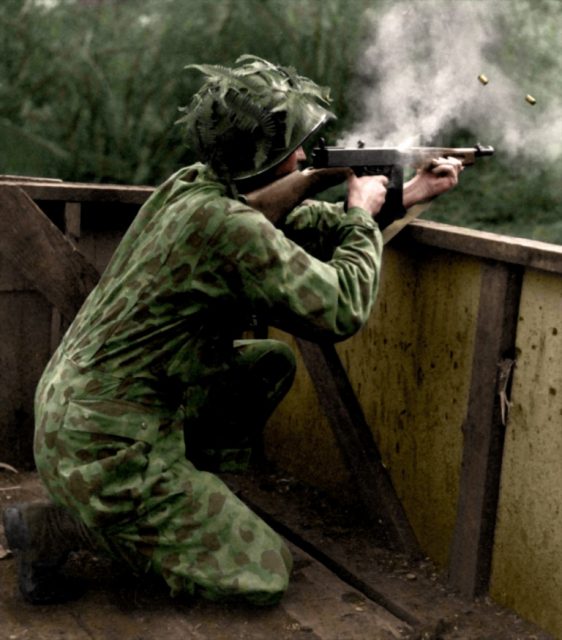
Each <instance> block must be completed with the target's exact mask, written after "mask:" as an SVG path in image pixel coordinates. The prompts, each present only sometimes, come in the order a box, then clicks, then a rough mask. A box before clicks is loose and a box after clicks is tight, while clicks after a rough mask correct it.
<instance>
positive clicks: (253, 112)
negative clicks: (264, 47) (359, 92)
mask: <svg viewBox="0 0 562 640" xmlns="http://www.w3.org/2000/svg"><path fill="white" fill-rule="evenodd" d="M236 64H237V65H239V66H237V67H234V68H229V67H225V66H221V65H207V64H201V65H198V64H193V65H188V66H186V67H185V68H186V69H197V70H198V71H200V72H201V73H203V74H204V75H205V76H207V79H206V81H205V83H204V84H203V86H202V87H201V88H200V90H199V91H198V92H197V93H196V94H195V95H194V96H193V98H192V100H191V103H190V104H189V105H187V106H186V107H182V108H181V109H180V110H181V111H182V112H184V113H185V115H184V116H183V117H181V118H180V119H179V120H178V121H177V123H178V124H181V125H182V126H183V127H184V132H185V141H186V143H187V145H188V146H189V147H190V148H191V149H193V151H195V153H196V154H197V155H198V156H199V159H200V160H201V161H203V162H205V163H207V164H209V165H210V166H211V167H212V168H213V170H214V171H215V172H216V173H217V174H218V175H219V176H221V177H222V178H225V179H226V180H227V181H230V180H241V179H245V178H252V177H255V176H258V175H260V174H263V173H265V172H266V171H268V170H270V169H272V168H273V167H275V166H276V165H277V164H279V163H280V162H282V161H283V160H285V159H286V158H287V157H288V156H289V155H290V154H291V153H292V152H293V151H294V150H295V149H297V148H298V147H299V146H300V145H301V144H302V143H303V142H304V141H305V140H306V139H307V138H308V137H309V136H310V135H311V134H312V133H313V132H315V131H317V130H318V129H319V128H320V127H321V126H322V125H323V124H325V123H326V122H327V121H328V120H330V119H332V118H335V116H334V114H333V113H331V112H330V111H328V110H327V109H326V108H324V107H323V106H321V104H319V103H323V104H326V105H328V104H329V103H330V95H329V89H327V88H326V87H320V86H318V85H317V84H316V83H314V82H313V81H312V80H309V79H308V78H305V77H303V76H299V75H298V74H297V72H296V71H295V69H293V68H291V67H282V66H278V65H274V64H272V63H270V62H268V61H266V60H263V59H262V58H258V57H257V56H251V55H244V56H241V57H239V58H238V59H237V60H236Z"/></svg>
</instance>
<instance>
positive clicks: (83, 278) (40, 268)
mask: <svg viewBox="0 0 562 640" xmlns="http://www.w3.org/2000/svg"><path fill="white" fill-rule="evenodd" d="M0 252H1V253H2V254H3V255H4V256H5V257H6V259H8V260H9V261H10V262H11V263H12V264H13V265H14V266H15V267H16V268H17V269H19V271H20V272H21V273H22V274H23V275H24V276H25V278H26V279H27V280H29V282H30V283H31V284H32V285H33V287H34V288H36V289H37V290H38V291H40V292H41V293H42V294H43V295H44V296H45V298H47V300H48V301H49V302H51V304H53V305H54V306H55V307H56V308H57V309H58V310H59V311H60V312H61V314H62V315H63V316H64V317H65V319H66V320H68V321H71V320H72V319H73V318H74V316H75V315H76V313H77V312H78V310H79V309H80V307H81V306H82V303H83V302H84V299H85V298H86V296H87V295H88V294H89V293H90V291H91V290H92V289H93V287H94V286H95V285H96V283H97V281H98V280H99V273H98V271H97V270H96V269H95V267H93V266H92V265H91V264H90V263H89V262H88V261H87V260H86V258H85V257H84V256H83V255H82V254H81V253H80V252H79V251H78V250H77V249H76V248H75V247H74V245H73V244H72V243H71V242H70V241H69V240H68V239H67V238H65V236H64V235H63V234H62V233H61V232H60V231H59V229H58V228H57V227H56V226H55V225H54V224H53V223H52V222H51V221H50V220H49V218H48V217H47V216H46V215H45V214H44V213H43V212H42V211H41V209H39V207H37V205H36V204H35V203H34V202H33V201H32V200H31V198H30V197H29V196H28V195H27V194H26V193H24V192H23V191H22V190H21V189H20V188H19V187H15V186H10V185H2V186H0Z"/></svg>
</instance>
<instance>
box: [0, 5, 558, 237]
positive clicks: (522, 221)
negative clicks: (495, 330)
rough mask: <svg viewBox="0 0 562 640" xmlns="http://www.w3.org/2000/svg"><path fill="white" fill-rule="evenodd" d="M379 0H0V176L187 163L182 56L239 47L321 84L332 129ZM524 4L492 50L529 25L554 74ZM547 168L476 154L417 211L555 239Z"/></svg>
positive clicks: (464, 137)
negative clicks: (442, 192)
mask: <svg viewBox="0 0 562 640" xmlns="http://www.w3.org/2000/svg"><path fill="white" fill-rule="evenodd" d="M397 1H400V0H397ZM484 1H488V0H484ZM514 1H517V2H519V3H521V1H524V0H514ZM529 1H531V0H529ZM386 2H388V0H220V1H217V0H82V1H79V0H59V1H58V2H56V0H2V3H1V4H0V69H1V73H0V173H8V174H23V175H41V176H50V177H59V178H62V179H64V180H77V181H93V182H117V183H128V184H157V183H159V182H160V181H162V180H163V179H164V178H166V177H167V176H168V175H169V174H170V173H172V172H173V171H175V170H176V169H178V168H179V167H180V166H182V165H184V164H186V163H189V162H191V161H192V160H193V158H192V157H191V156H190V153H189V151H188V150H187V149H186V148H185V146H184V145H183V144H182V142H181V138H180V132H179V130H178V128H177V127H175V126H174V121H175V120H176V119H177V117H178V106H180V105H184V104H186V103H187V102H188V101H189V99H190V96H191V95H192V93H193V92H194V91H195V90H197V88H198V86H199V84H200V78H199V75H198V74H197V73H196V72H187V71H183V67H184V66H185V65H187V64H191V63H201V62H208V63H221V64H230V63H232V62H234V60H235V59H236V58H237V57H238V56H239V55H241V54H243V53H252V54H255V55H259V56H263V57H265V58H267V59H269V60H271V61H273V62H278V63H281V64H284V65H291V66H294V67H295V68H296V69H297V70H298V71H299V73H301V74H303V75H306V76H309V77H311V78H313V79H314V80H316V81H317V82H318V83H320V84H323V85H327V86H330V87H331V89H332V96H333V98H334V104H333V110H334V111H335V112H336V113H337V114H338V115H339V120H338V121H337V123H335V124H333V125H330V126H331V127H332V129H331V131H328V132H326V135H327V137H328V138H329V139H335V138H336V137H337V134H338V132H339V131H343V130H345V129H346V128H348V127H349V126H350V124H351V123H352V122H353V121H354V117H356V115H357V113H358V109H359V105H358V104H356V103H355V102H354V95H356V93H357V92H355V91H353V87H354V86H355V85H354V83H356V82H358V81H359V76H358V75H357V73H358V70H359V67H360V57H361V52H362V50H363V48H364V45H365V42H366V40H367V39H368V38H369V35H370V34H369V32H368V30H369V29H370V24H369V22H368V21H366V20H365V19H364V11H365V10H366V9H367V8H370V9H375V10H377V9H382V8H383V7H384V6H385V4H386ZM532 6H533V11H534V14H533V15H534V16H536V17H537V22H536V25H535V28H533V25H531V26H529V24H528V23H527V22H525V16H524V15H523V17H521V14H520V13H517V12H516V13H514V17H513V20H514V21H517V20H520V21H521V24H520V25H519V24H517V25H515V22H513V23H512V24H510V25H509V28H514V25H515V26H516V27H517V28H518V29H520V36H519V40H518V46H517V47H513V48H512V49H507V50H505V51H502V52H500V53H501V56H503V57H504V58H505V64H507V65H510V64H512V65H517V64H519V63H520V56H521V55H524V52H525V45H526V44H528V43H531V42H532V40H533V38H535V37H536V30H537V29H539V30H540V31H541V48H540V51H539V57H538V59H537V61H536V64H539V65H541V68H543V69H544V68H547V69H548V68H550V69H551V77H552V81H553V82H554V81H555V79H556V78H557V73H558V70H559V59H558V58H557V55H558V53H560V47H558V49H556V48H555V49H552V47H549V44H548V40H549V39H550V40H552V42H554V41H556V40H557V38H558V31H557V30H556V29H554V30H551V32H549V31H548V25H549V24H551V21H549V20H548V18H549V17H551V16H552V15H553V13H555V12H556V11H560V3H559V2H558V0H533V4H532ZM465 141H467V142H471V143H472V142H474V139H473V137H471V135H470V132H467V131H456V132H454V133H453V136H452V140H451V144H461V143H463V142H465ZM483 142H486V141H483ZM559 175H560V174H559V172H558V173H557V172H555V171H551V170H549V168H548V167H543V168H536V169H534V170H530V169H529V167H523V166H519V167H518V166H513V164H511V163H508V162H502V160H501V158H498V159H497V160H496V159H494V161H490V162H488V161H484V162H483V163H481V164H480V165H478V167H477V169H472V170H468V171H466V172H465V175H463V185H462V188H459V189H458V190H456V191H455V192H453V193H451V194H449V195H448V196H447V198H446V200H445V199H443V201H436V203H435V204H434V205H432V208H431V209H430V212H429V213H428V215H426V217H431V218H433V219H437V220H442V221H446V222H449V223H451V224H458V225H464V226H471V227H474V228H480V229H487V230H490V231H498V232H501V233H512V234H515V235H525V236H527V237H533V238H536V239H541V240H547V241H551V242H560V243H562V215H561V214H562V210H561V206H562V205H561V202H562V198H561V196H562V193H561V192H562V186H561V184H560V183H561V181H560V180H559Z"/></svg>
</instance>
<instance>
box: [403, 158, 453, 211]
mask: <svg viewBox="0 0 562 640" xmlns="http://www.w3.org/2000/svg"><path fill="white" fill-rule="evenodd" d="M463 168H464V167H463V165H462V162H461V161H460V160H458V159H457V158H436V159H435V160H433V161H432V162H431V164H430V165H429V166H427V167H425V168H424V169H420V170H419V171H418V172H417V174H416V175H415V176H414V177H413V178H412V179H411V180H410V181H408V182H407V183H406V184H405V185H404V206H405V207H406V208H408V207H411V206H412V205H413V204H416V203H418V202H427V201H428V200H431V199H432V198H435V197H436V196H438V195H441V194H442V193H445V192H446V191H449V190H450V189H452V188H453V187H455V186H456V185H457V183H458V181H459V174H460V172H461V171H462V170H463Z"/></svg>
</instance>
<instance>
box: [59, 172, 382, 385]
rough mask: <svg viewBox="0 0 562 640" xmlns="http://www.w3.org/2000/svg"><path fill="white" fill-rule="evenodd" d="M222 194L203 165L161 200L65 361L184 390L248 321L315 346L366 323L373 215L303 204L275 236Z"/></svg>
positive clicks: (373, 274) (123, 247) (71, 337)
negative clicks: (257, 319)
mask: <svg viewBox="0 0 562 640" xmlns="http://www.w3.org/2000/svg"><path fill="white" fill-rule="evenodd" d="M226 193H227V192H226V187H225V186H224V185H223V184H222V183H221V182H219V181H218V180H217V178H216V177H215V175H214V174H213V173H212V172H211V171H210V169H208V168H207V167H206V166H205V165H202V164H195V165H193V166H191V167H187V168H184V169H181V170H180V171H178V172H177V173H176V174H174V175H173V176H171V177H170V178H169V179H168V180H167V181H166V182H165V183H164V184H163V185H162V186H161V187H159V188H158V189H157V190H156V191H155V192H154V194H153V195H152V196H151V197H150V198H149V200H148V201H147V202H146V204H145V205H144V206H143V208H142V209H141V210H140V212H139V214H138V215H137V217H136V218H135V220H134V221H133V223H132V225H131V226H130V228H129V230H128V231H127V233H126V234H125V236H124V238H123V240H122V242H121V244H120V245H119V247H118V248H117V250H116V252H115V254H114V256H113V258H112V260H111V262H110V263H109V265H108V267H107V268H106V270H105V272H104V274H103V276H102V278H101V280H100V282H99V284H98V286H97V287H96V288H95V289H94V291H93V292H92V293H91V294H90V296H89V297H88V299H87V300H86V302H85V304H84V306H83V307H82V309H81V311H80V312H79V314H78V316H77V317H76V319H75V321H74V322H73V324H72V326H71V328H70V329H69V331H68V332H67V334H66V335H65V338H64V340H63V343H62V345H61V351H62V352H64V354H65V356H66V357H67V358H70V359H71V360H72V361H73V363H74V364H75V365H77V366H78V367H79V368H80V369H82V370H87V371H92V370H98V371H99V372H100V373H101V372H104V373H108V374H110V375H112V376H116V377H119V378H134V379H136V380H137V381H138V382H141V381H143V383H144V384H146V385H149V386H150V385H156V386H160V385H161V384H162V381H165V384H166V385H169V384H171V383H173V382H174V381H175V382H176V383H177V384H178V385H179V386H181V387H185V386H186V385H190V384H201V383H202V380H204V379H205V377H206V376H209V375H212V374H213V373H214V372H218V371H220V370H221V369H223V368H224V367H226V366H228V357H229V353H230V352H231V351H232V341H233V339H235V338H236V337H238V336H239V335H240V333H241V331H242V330H243V329H244V328H245V327H246V326H247V323H248V319H249V317H250V316H252V315H256V314H257V315H259V316H260V317H264V318H266V320H267V322H268V323H269V324H270V325H272V326H277V327H279V328H281V329H283V330H285V331H288V332H291V333H294V334H296V335H302V336H305V337H309V338H318V337H322V338H330V339H333V340H341V339H344V338H346V337H349V336H350V335H352V334H353V333H354V332H355V331H357V329H359V328H360V327H361V326H362V324H363V323H364V322H365V320H366V319H367V317H368V315H369V312H370V309H371V307H372V304H373V301H374V299H375V295H376V290H377V286H378V279H379V270H380V260H381V252H382V238H381V234H380V232H379V230H378V227H377V225H376V224H375V223H374V222H373V221H372V218H371V216H370V215H368V214H367V213H366V212H365V211H363V210H362V209H358V208H354V209H351V210H349V211H348V212H347V213H345V214H344V213H343V210H342V207H341V205H335V204H326V203H320V202H314V203H307V204H306V205H303V206H300V207H298V208H297V209H295V210H294V211H293V212H292V213H291V214H290V216H289V217H288V218H287V219H286V221H285V224H284V227H283V229H278V228H276V227H274V226H273V225H272V224H271V223H270V222H269V221H268V220H267V219H266V218H265V217H264V216H263V215H262V214H261V213H259V212H258V211H256V210H254V209H252V208H250V207H248V206H247V205H246V204H245V203H244V202H242V201H239V200H234V199H232V198H229V197H227V195H226ZM158 381H160V382H158Z"/></svg>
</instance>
